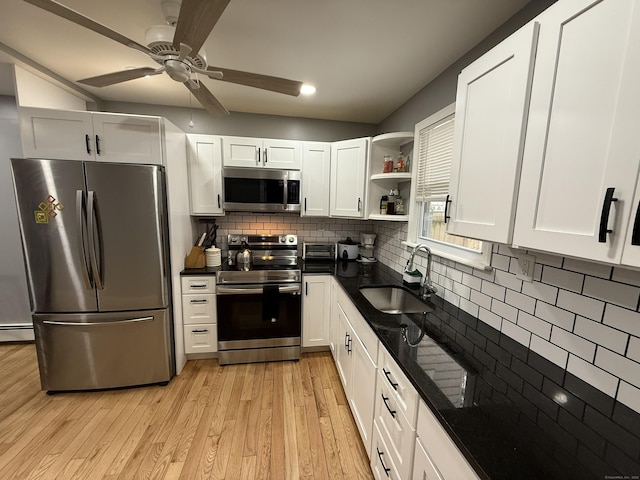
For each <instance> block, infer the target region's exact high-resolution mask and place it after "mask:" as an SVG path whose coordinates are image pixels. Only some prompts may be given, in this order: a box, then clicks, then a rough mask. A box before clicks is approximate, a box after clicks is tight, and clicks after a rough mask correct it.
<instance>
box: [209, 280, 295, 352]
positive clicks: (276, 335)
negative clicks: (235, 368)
mask: <svg viewBox="0 0 640 480" xmlns="http://www.w3.org/2000/svg"><path fill="white" fill-rule="evenodd" d="M300 290H301V289H300V284H299V283H296V284H291V283H288V284H248V285H230V286H228V285H224V286H222V285H219V286H218V287H217V288H216V294H217V295H216V298H217V304H218V350H229V349H243V348H259V347H275V346H284V345H298V346H299V345H300V331H301V303H300V302H301V296H300Z"/></svg>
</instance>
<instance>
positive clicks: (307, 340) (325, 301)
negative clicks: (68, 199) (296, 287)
mask: <svg viewBox="0 0 640 480" xmlns="http://www.w3.org/2000/svg"><path fill="white" fill-rule="evenodd" d="M302 288H303V296H302V346H303V347H321V346H327V345H329V322H330V319H331V318H330V315H331V303H330V301H329V300H330V298H331V276H329V275H304V277H303V279H302Z"/></svg>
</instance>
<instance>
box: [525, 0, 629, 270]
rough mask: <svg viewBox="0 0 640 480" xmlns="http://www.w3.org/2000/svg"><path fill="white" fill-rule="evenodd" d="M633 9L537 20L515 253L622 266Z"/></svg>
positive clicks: (568, 11) (563, 6) (575, 6)
mask: <svg viewBox="0 0 640 480" xmlns="http://www.w3.org/2000/svg"><path fill="white" fill-rule="evenodd" d="M639 10H640V5H638V2H637V1H634V0H605V1H595V0H580V1H578V0H576V1H572V2H558V3H556V4H554V5H553V6H552V7H551V8H550V9H548V10H547V11H546V12H544V13H543V14H542V15H541V16H540V17H539V21H540V25H541V26H540V36H539V39H538V52H537V57H536V63H535V73H534V78H533V86H532V92H531V102H530V111H529V122H528V126H527V138H526V142H525V149H524V155H523V160H522V177H521V182H520V191H519V196H518V214H517V216H516V222H515V230H514V236H513V243H514V244H515V245H517V246H522V247H528V248H534V249H541V250H546V251H549V252H554V253H558V254H563V255H571V256H577V257H582V258H588V259H592V260H598V261H605V262H612V263H618V262H620V258H621V252H622V244H623V242H624V234H625V231H624V227H625V225H626V222H627V219H628V218H629V213H630V208H631V203H632V199H633V191H634V187H635V182H636V178H637V175H638V159H639V158H640V152H639V145H640V144H639V141H638V132H637V125H638V124H640V101H639V98H640V97H639V96H638V92H637V86H638V85H639V84H640V69H639V68H638V58H639V56H640V53H639V52H640V50H639V49H640V45H639V44H640V41H638V35H637V31H638V29H640V21H639V15H640V12H639ZM634 126H635V127H634ZM611 188H613V189H615V191H614V194H613V197H615V198H617V199H618V201H617V202H611V205H610V207H609V206H608V205H606V204H605V198H606V192H607V190H608V189H611ZM607 213H610V217H609V219H608V220H609V221H608V222H606V221H605V220H606V214H607ZM603 214H604V215H603ZM601 227H602V228H601ZM601 230H603V234H604V235H603V236H604V238H603V239H602V240H605V241H604V242H601V241H599V237H600V235H599V233H600V231H601ZM607 230H612V233H610V234H608V233H606V231H607Z"/></svg>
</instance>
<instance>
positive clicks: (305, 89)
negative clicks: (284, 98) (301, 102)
mask: <svg viewBox="0 0 640 480" xmlns="http://www.w3.org/2000/svg"><path fill="white" fill-rule="evenodd" d="M300 93H301V94H302V95H313V94H314V93H316V87H314V86H313V85H309V84H308V83H304V84H303V85H302V87H300Z"/></svg>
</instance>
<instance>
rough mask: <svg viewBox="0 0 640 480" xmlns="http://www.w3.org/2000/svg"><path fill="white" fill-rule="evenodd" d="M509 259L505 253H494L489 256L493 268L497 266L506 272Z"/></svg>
mask: <svg viewBox="0 0 640 480" xmlns="http://www.w3.org/2000/svg"><path fill="white" fill-rule="evenodd" d="M510 259H511V258H510V257H507V256H505V255H500V254H499V253H494V254H493V255H492V256H491V266H492V267H493V268H497V269H499V270H504V271H505V272H508V271H509V261H510Z"/></svg>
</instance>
